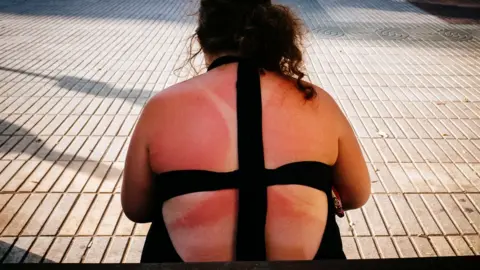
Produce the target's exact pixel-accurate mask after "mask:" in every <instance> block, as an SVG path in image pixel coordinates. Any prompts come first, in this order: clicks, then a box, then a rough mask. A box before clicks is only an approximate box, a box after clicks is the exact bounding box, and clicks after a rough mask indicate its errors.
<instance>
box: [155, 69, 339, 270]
mask: <svg viewBox="0 0 480 270" xmlns="http://www.w3.org/2000/svg"><path fill="white" fill-rule="evenodd" d="M236 66H237V65H236V64H232V65H228V66H224V67H220V68H218V69H216V70H213V71H211V72H209V73H207V74H205V75H202V76H199V77H196V78H194V79H192V80H189V81H187V82H184V83H182V84H179V85H176V86H174V87H173V88H172V89H167V90H165V91H164V92H162V93H160V94H159V95H158V96H156V97H154V98H153V99H152V101H151V107H153V108H154V110H156V113H155V115H157V117H156V118H153V117H152V120H151V122H150V125H149V126H150V129H149V131H148V133H149V136H148V138H150V139H149V140H148V148H149V159H150V166H151V168H152V170H153V172H155V173H162V172H168V171H175V170H192V169H198V170H208V171H215V172H230V171H234V170H236V169H238V157H237V120H236V88H235V83H236V68H237V67H236ZM261 89H262V103H263V143H264V155H265V166H266V168H268V169H274V168H278V167H280V166H282V165H285V164H289V163H294V162H299V161H318V162H322V163H325V164H327V165H333V164H335V162H336V160H337V155H338V137H339V133H338V130H339V127H338V123H340V124H341V123H342V121H338V120H339V119H340V118H341V117H343V115H341V113H340V114H339V110H338V108H337V107H336V105H335V103H334V102H333V100H332V99H331V98H330V96H328V94H326V93H325V92H323V91H322V90H321V89H317V91H318V96H317V98H315V99H314V100H312V101H305V99H304V97H303V95H302V94H301V93H300V92H298V91H296V89H295V82H293V81H291V80H288V79H285V78H283V77H280V76H278V75H275V74H273V73H266V74H265V75H262V77H261ZM332 103H333V104H332ZM323 180H324V179H322V178H321V176H319V177H318V181H323ZM158 181H161V178H159V179H158ZM192 181H202V180H201V179H192ZM327 206H328V203H327V197H326V194H324V193H323V192H321V191H319V190H316V189H313V188H310V187H306V186H300V185H286V186H271V187H269V188H268V213H267V222H266V248H267V257H268V259H269V260H290V259H291V260H296V259H312V258H313V257H314V256H315V254H316V252H317V250H318V247H319V244H320V242H321V239H322V236H323V228H324V227H325V224H326V220H327V213H328V208H327ZM236 214H237V192H236V191H235V190H222V191H213V192H199V193H193V194H187V195H182V196H179V197H175V198H173V199H170V200H168V201H167V202H165V204H164V207H163V216H164V220H165V223H166V226H167V228H168V231H169V234H170V237H171V239H172V242H173V244H174V246H175V249H176V250H177V252H178V254H179V255H180V256H181V257H182V259H183V260H184V261H229V260H232V259H235V258H232V256H233V255H232V254H234V252H233V251H234V248H235V227H236Z"/></svg>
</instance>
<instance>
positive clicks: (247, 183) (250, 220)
mask: <svg viewBox="0 0 480 270" xmlns="http://www.w3.org/2000/svg"><path fill="white" fill-rule="evenodd" d="M234 62H238V72H237V125H238V126H237V129H238V163H239V169H238V170H236V171H233V172H226V173H223V172H212V171H202V170H185V171H171V172H166V173H161V174H158V175H156V177H155V180H154V184H153V186H154V187H153V188H154V194H155V196H156V201H155V205H154V206H153V209H154V220H153V222H152V225H151V227H150V230H149V232H148V235H147V239H146V241H145V246H144V248H143V253H142V259H141V261H142V263H163V262H182V259H181V258H180V256H179V255H178V253H177V252H176V250H175V248H174V246H173V244H172V241H171V240H170V236H169V234H168V231H167V228H166V226H165V222H164V220H163V214H162V207H163V203H164V202H165V201H167V200H169V199H171V198H174V197H176V196H180V195H185V194H189V193H194V192H202V191H217V190H224V189H238V200H239V201H238V216H237V236H236V249H235V256H234V258H235V260H237V261H265V260H266V259H267V258H266V250H265V222H266V214H267V187H268V186H273V185H289V184H295V185H303V186H308V187H312V188H315V189H318V190H320V191H323V192H325V194H326V195H327V198H328V218H327V223H326V227H325V231H324V234H323V238H322V242H321V244H320V247H319V249H318V251H317V254H316V255H315V257H314V259H315V260H318V259H345V254H344V253H343V249H342V240H341V237H340V232H339V229H338V226H337V223H336V221H335V207H334V203H333V198H332V195H331V194H332V193H331V191H332V181H333V168H332V167H331V166H328V165H326V164H324V163H321V162H314V161H304V162H295V163H290V164H287V165H284V166H281V167H279V168H277V169H272V170H270V169H266V168H265V163H264V156H263V139H262V98H261V91H260V74H259V70H258V67H257V66H256V65H255V64H254V63H253V62H251V61H249V60H246V59H242V58H238V57H234V56H226V57H221V58H219V59H217V60H215V61H214V62H213V63H212V64H211V65H210V67H209V68H208V70H211V69H214V68H216V67H219V66H221V65H225V64H229V63H234ZM192 179H198V180H197V181H192ZM320 229H321V228H319V230H320Z"/></svg>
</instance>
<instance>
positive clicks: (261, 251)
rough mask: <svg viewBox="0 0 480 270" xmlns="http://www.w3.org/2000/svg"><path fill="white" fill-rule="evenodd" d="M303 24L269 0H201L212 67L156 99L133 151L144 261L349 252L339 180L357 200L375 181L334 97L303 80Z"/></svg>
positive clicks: (202, 32)
mask: <svg viewBox="0 0 480 270" xmlns="http://www.w3.org/2000/svg"><path fill="white" fill-rule="evenodd" d="M300 30H301V29H300V24H299V21H298V19H296V18H295V17H294V15H293V14H292V12H291V11H290V10H289V9H288V8H287V7H284V6H281V5H274V4H272V3H271V2H270V0H248V1H247V0H202V1H201V4H200V11H199V25H198V28H197V30H196V37H197V39H198V41H199V43H200V46H201V50H202V52H203V53H204V55H205V59H206V62H207V64H208V65H209V71H208V72H207V73H206V74H203V75H200V76H197V77H195V78H193V79H191V80H188V81H186V82H183V83H180V84H177V85H174V86H172V87H170V88H169V89H166V90H165V91H162V92H161V93H159V94H157V95H156V96H155V97H153V98H152V99H151V100H150V101H149V102H148V104H147V105H146V106H145V108H144V110H143V112H142V115H141V117H140V119H139V121H138V123H137V126H136V128H135V131H134V134H133V136H132V139H131V142H130V148H129V151H128V154H127V160H126V164H125V174H124V180H123V187H122V205H123V209H124V211H125V214H126V215H127V216H128V217H129V218H130V219H131V220H133V221H135V222H152V226H151V228H150V231H149V233H148V236H147V239H146V242H145V247H144V250H143V254H142V262H179V261H187V262H200V261H232V260H311V259H323V258H345V255H344V253H343V250H342V243H341V238H340V234H339V230H338V226H337V224H336V222H335V208H334V203H333V199H332V196H331V190H332V188H333V187H334V188H335V189H336V190H337V191H338V193H339V195H340V197H341V201H342V203H343V206H344V208H345V209H353V208H358V207H361V206H362V205H363V204H364V203H365V202H366V201H367V200H368V197H369V195H370V181H369V176H368V172H367V168H366V165H365V161H364V159H363V157H362V154H361V150H360V147H359V145H358V142H357V140H356V138H355V135H354V133H353V131H352V129H351V127H350V125H349V123H348V121H347V119H346V118H345V116H344V115H343V114H342V112H341V111H340V109H339V108H338V106H337V105H336V103H335V101H334V100H333V99H332V98H331V97H330V96H329V95H328V94H327V93H326V92H324V91H323V90H322V89H320V88H319V87H317V86H314V85H311V84H309V83H307V82H304V81H302V80H301V79H302V78H303V77H304V73H302V71H301V66H302V54H301V51H300V48H299V46H300V42H301V32H300Z"/></svg>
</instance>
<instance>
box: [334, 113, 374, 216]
mask: <svg viewBox="0 0 480 270" xmlns="http://www.w3.org/2000/svg"><path fill="white" fill-rule="evenodd" d="M340 118H341V120H340V121H339V124H340V127H339V129H338V130H339V137H338V156H337V162H336V163H335V166H334V169H335V170H334V174H335V179H334V186H335V189H336V190H337V191H338V193H339V194H340V198H341V201H342V205H343V208H344V209H345V210H349V209H356V208H360V207H362V206H363V205H364V204H365V203H366V202H367V201H368V198H369V197H370V193H371V183H370V176H369V174H368V169H367V165H366V163H365V159H364V157H363V154H362V151H361V149H360V144H359V143H358V140H357V138H356V137H355V133H354V132H353V129H352V127H351V126H350V123H349V122H348V120H347V119H346V117H345V115H344V114H343V113H342V112H341V111H340Z"/></svg>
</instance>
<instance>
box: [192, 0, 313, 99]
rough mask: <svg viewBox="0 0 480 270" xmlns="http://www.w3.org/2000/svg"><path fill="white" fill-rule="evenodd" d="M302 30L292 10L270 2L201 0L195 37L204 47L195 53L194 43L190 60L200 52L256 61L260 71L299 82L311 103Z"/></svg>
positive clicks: (311, 96) (262, 0) (261, 0)
mask: <svg viewBox="0 0 480 270" xmlns="http://www.w3.org/2000/svg"><path fill="white" fill-rule="evenodd" d="M302 31H303V26H302V23H301V21H300V20H299V19H298V18H297V17H296V16H295V15H294V14H293V12H292V11H291V10H290V8H288V7H286V6H283V5H277V4H272V3H271V0H201V2H200V10H199V17H198V27H197V29H196V31H195V34H194V35H193V36H192V41H193V40H194V39H195V38H196V39H197V40H198V42H199V44H200V47H201V48H200V50H199V51H197V52H195V53H192V45H193V42H191V47H190V52H191V57H190V61H192V60H193V59H194V58H195V57H196V56H197V55H198V54H199V53H200V52H201V51H203V52H204V53H206V54H209V55H214V56H215V55H220V54H225V53H228V54H235V55H237V56H240V57H244V58H249V59H253V60H254V61H255V62H256V63H257V65H258V67H259V68H260V70H267V71H272V72H276V73H279V74H281V75H283V76H287V77H290V78H294V79H296V80H297V88H298V90H299V91H301V92H302V93H303V94H304V96H305V98H306V99H307V100H308V99H311V98H313V97H314V96H315V95H316V92H315V89H314V88H313V87H312V86H311V85H309V84H307V83H304V82H303V81H302V78H304V77H305V73H304V72H303V71H302V68H303V59H302V52H301V50H300V48H301V45H302V38H303V33H302Z"/></svg>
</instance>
